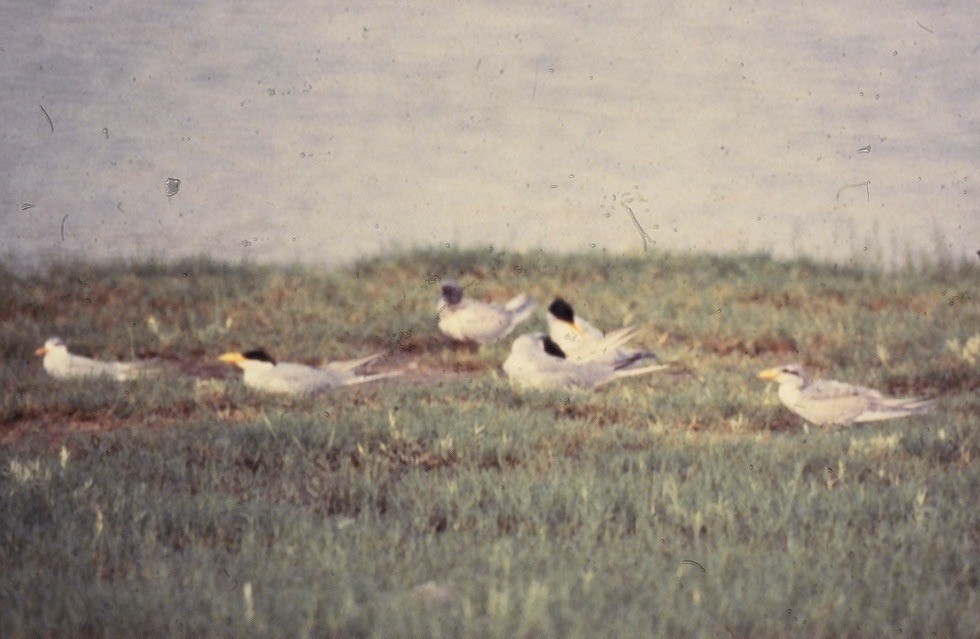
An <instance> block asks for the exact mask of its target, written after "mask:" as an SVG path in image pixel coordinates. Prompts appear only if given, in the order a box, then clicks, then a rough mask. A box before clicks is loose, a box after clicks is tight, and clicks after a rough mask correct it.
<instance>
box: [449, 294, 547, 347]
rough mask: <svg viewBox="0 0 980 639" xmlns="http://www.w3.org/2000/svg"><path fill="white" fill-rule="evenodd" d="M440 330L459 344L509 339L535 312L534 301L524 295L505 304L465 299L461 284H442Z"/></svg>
mask: <svg viewBox="0 0 980 639" xmlns="http://www.w3.org/2000/svg"><path fill="white" fill-rule="evenodd" d="M441 293H442V295H441V297H440V299H439V306H438V313H439V330H440V331H442V332H443V333H444V334H445V335H447V336H449V337H451V338H452V339H454V340H456V341H457V342H476V343H477V344H479V345H481V346H482V345H484V344H491V343H493V342H496V341H497V340H500V339H502V338H503V337H505V336H507V335H508V334H509V333H510V332H511V331H512V330H514V327H516V326H517V325H518V324H520V323H521V322H523V321H524V320H526V319H527V318H528V316H529V315H530V314H531V311H533V310H534V300H533V299H531V298H530V297H528V296H527V295H525V294H523V293H522V294H520V295H518V296H516V297H514V298H513V299H512V300H510V301H509V302H507V303H506V304H504V305H502V306H501V305H500V304H492V303H490V302H480V301H478V300H471V299H463V287H462V286H461V285H460V284H459V282H456V281H452V280H447V281H445V282H443V283H442V291H441Z"/></svg>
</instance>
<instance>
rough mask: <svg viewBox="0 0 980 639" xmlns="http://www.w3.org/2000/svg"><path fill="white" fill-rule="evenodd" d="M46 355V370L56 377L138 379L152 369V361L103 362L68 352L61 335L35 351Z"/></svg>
mask: <svg viewBox="0 0 980 639" xmlns="http://www.w3.org/2000/svg"><path fill="white" fill-rule="evenodd" d="M34 354H35V355H38V356H42V355H43V356H44V359H43V360H42V361H41V363H42V365H43V366H44V370H46V371H47V372H48V374H49V375H51V377H54V378H55V379H72V378H76V379H77V378H82V377H109V378H111V379H114V380H116V381H119V382H125V381H129V380H133V379H136V378H137V377H139V376H140V375H142V374H144V373H146V372H148V371H149V370H151V368H150V366H151V365H152V362H102V361H99V360H97V359H92V358H90V357H83V356H82V355H74V354H72V353H69V352H68V347H67V346H65V343H64V342H63V341H62V340H61V338H59V337H49V338H48V340H47V341H46V342H44V346H42V347H41V348H39V349H37V350H36V351H34Z"/></svg>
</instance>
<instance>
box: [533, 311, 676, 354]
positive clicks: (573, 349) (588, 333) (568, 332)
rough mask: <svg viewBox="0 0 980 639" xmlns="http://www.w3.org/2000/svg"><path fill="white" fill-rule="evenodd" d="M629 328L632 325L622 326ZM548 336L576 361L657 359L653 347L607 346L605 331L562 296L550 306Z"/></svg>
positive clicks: (624, 329)
mask: <svg viewBox="0 0 980 639" xmlns="http://www.w3.org/2000/svg"><path fill="white" fill-rule="evenodd" d="M626 330H632V329H630V328H629V327H626V328H622V329H619V331H626ZM617 332H618V331H617ZM613 334H615V333H613ZM613 334H611V335H613ZM548 336H549V337H551V339H552V340H553V341H554V342H555V343H556V344H558V346H559V347H561V349H562V350H563V351H564V352H565V353H566V354H567V357H568V359H569V360H571V361H573V362H587V361H599V362H603V363H606V364H612V365H614V366H616V367H617V368H623V367H626V366H632V365H635V364H637V363H638V362H642V361H643V360H652V361H658V360H657V355H656V353H654V352H652V351H647V350H642V349H622V348H613V349H609V348H607V347H604V346H603V345H604V344H605V341H604V340H605V339H606V335H605V334H604V333H603V332H602V331H601V330H599V329H598V328H596V327H595V326H593V325H592V324H590V323H589V322H587V321H586V320H585V319H584V318H582V317H581V316H579V315H577V314H576V313H575V310H574V309H573V308H572V305H571V304H569V303H568V302H566V301H565V300H564V299H562V298H560V297H556V298H555V300H554V301H553V302H552V303H551V305H550V306H549V307H548ZM624 341H625V340H624ZM604 348H605V350H603V349H604Z"/></svg>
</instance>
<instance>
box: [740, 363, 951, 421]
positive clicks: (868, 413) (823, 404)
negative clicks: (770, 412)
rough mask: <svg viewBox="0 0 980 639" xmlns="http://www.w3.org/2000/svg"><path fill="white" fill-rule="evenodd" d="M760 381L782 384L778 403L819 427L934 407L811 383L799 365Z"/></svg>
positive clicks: (783, 368)
mask: <svg viewBox="0 0 980 639" xmlns="http://www.w3.org/2000/svg"><path fill="white" fill-rule="evenodd" d="M759 379H764V380H772V381H775V382H776V383H777V384H779V400H780V401H781V402H782V403H783V404H784V405H785V406H786V408H788V409H790V410H791V411H793V412H794V413H796V414H797V415H799V416H801V417H803V419H805V420H807V421H809V422H812V423H814V424H816V425H817V426H829V425H837V426H849V425H850V424H854V423H859V422H875V421H880V420H883V419H893V418H896V417H906V416H908V415H921V414H922V413H926V412H928V411H930V410H931V409H932V407H933V405H934V403H935V402H934V400H931V399H922V398H918V397H885V396H884V395H882V394H881V393H879V392H878V391H876V390H874V389H873V388H865V387H864V386H854V385H852V384H847V383H845V382H837V381H834V380H830V379H809V378H808V377H807V376H806V373H804V371H803V367H802V366H799V365H798V364H786V365H784V366H779V367H777V368H769V369H766V370H764V371H762V372H761V373H759Z"/></svg>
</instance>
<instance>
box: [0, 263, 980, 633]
mask: <svg viewBox="0 0 980 639" xmlns="http://www.w3.org/2000/svg"><path fill="white" fill-rule="evenodd" d="M947 261H948V260H947ZM947 261H943V262H942V263H939V262H937V263H936V264H919V265H912V264H911V263H910V264H909V265H908V266H907V267H906V268H904V269H901V270H898V271H894V272H884V271H882V270H880V269H876V268H875V267H871V266H863V265H847V266H840V265H835V264H826V263H821V262H816V261H813V260H809V259H797V260H791V261H781V262H780V261H774V260H772V259H770V258H769V257H768V256H766V255H761V254H758V255H750V256H740V257H719V256H711V255H697V254H690V255H671V254H667V253H655V252H651V253H649V254H644V255H641V256H628V257H615V256H608V255H602V254H590V255H574V256H564V255H563V256H560V255H553V254H549V253H544V252H531V253H528V254H510V253H500V252H499V251H493V252H491V251H489V250H487V251H460V252H457V251H416V252H410V253H404V254H400V255H395V256H390V257H384V258H373V259H368V260H361V261H359V262H356V263H354V264H352V265H350V266H348V267H344V268H339V269H332V270H321V269H316V268H312V267H298V266H289V267H273V266H257V265H254V264H241V265H229V264H222V263H216V262H213V261H211V260H208V259H206V258H200V259H196V260H185V261H182V262H177V263H159V262H148V263H138V264H128V263H113V264H99V265H96V264H87V263H80V262H76V263H70V264H62V265H57V266H55V267H52V268H51V269H50V270H48V271H46V272H43V273H34V274H29V275H23V276H21V275H15V274H13V273H12V272H11V271H9V270H5V269H0V284H2V288H3V290H4V291H5V300H4V304H3V305H0V351H2V353H3V356H4V358H3V364H2V366H0V387H2V388H3V392H2V395H0V441H2V442H3V443H2V446H0V494H2V495H3V498H2V499H0V565H2V566H3V571H2V572H0V599H2V601H3V602H4V605H3V606H2V607H0V636H12V637H16V636H48V635H52V636H79V637H89V636H93V637H94V636H173V635H179V636H188V635H190V636H199V635H200V636H203V635H207V636H216V637H278V636H304V637H320V636H345V637H346V636H383V637H437V636H454V637H467V636H474V637H476V636H479V637H515V636H519V637H532V636H533V637H550V636H556V637H557V636H560V637H603V636H607V637H614V636H615V637H648V636H664V637H702V636H724V637H728V636H731V637H737V638H742V637H745V638H748V637H752V638H756V637H773V638H775V637H779V638H784V637H827V638H831V637H835V638H836V637H845V636H846V637H865V636H867V637H878V636H908V637H914V636H922V637H927V636H943V637H970V636H975V634H976V628H977V627H980V613H978V609H977V606H976V605H975V604H976V601H977V600H978V596H980V574H978V570H980V568H978V566H980V550H978V549H980V537H978V532H977V531H978V530H980V511H978V509H977V508H976V507H975V505H976V504H977V503H978V501H980V472H978V470H980V428H978V426H980V418H978V415H980V399H978V398H980V393H978V392H977V390H978V389H980V365H978V363H977V361H976V358H972V354H973V352H974V350H973V349H972V347H969V346H968V345H969V344H971V343H972V342H970V340H971V339H972V340H975V339H976V337H975V336H976V335H977V331H978V327H980V305H978V304H977V300H978V296H980V285H978V282H980V269H978V268H977V267H976V265H973V264H966V263H963V264H950V263H947ZM445 277H454V278H457V279H460V280H461V281H462V282H463V283H464V285H465V286H466V287H467V292H468V294H471V295H473V296H476V297H480V298H487V299H496V300H501V301H502V300H506V299H508V298H509V297H510V296H512V295H513V294H515V293H517V292H518V291H526V292H528V293H530V294H531V295H533V296H534V297H535V298H536V299H537V300H538V302H539V303H540V304H541V305H542V306H546V305H547V303H548V302H549V301H550V299H551V298H552V297H553V296H555V295H557V294H561V295H562V296H564V297H566V298H567V299H569V300H570V301H571V302H572V303H573V304H574V305H575V306H576V308H577V309H578V310H579V311H580V312H581V313H582V314H583V315H584V316H586V317H587V318H588V319H589V320H591V321H593V322H594V323H596V324H598V325H600V326H601V327H602V328H605V329H611V328H616V327H618V326H620V325H622V324H635V325H637V326H639V327H640V332H639V336H638V342H639V343H641V344H644V345H646V346H649V347H652V348H654V349H655V350H657V351H658V352H659V353H660V355H661V357H662V358H663V359H665V360H667V361H671V362H673V366H672V368H671V369H670V371H669V372H666V373H664V374H661V375H655V376H651V377H648V378H642V379H629V380H624V381H623V382H622V383H617V384H612V385H609V386H608V387H605V388H603V389H602V390H600V391H599V392H596V393H581V392H577V393H564V392H556V391H549V392H544V391H523V392H515V391H514V390H512V389H511V388H510V386H509V385H508V383H507V381H506V379H505V378H504V377H503V375H502V373H501V372H500V370H499V367H500V363H501V362H502V361H503V359H504V357H506V354H507V352H508V349H509V340H507V342H508V343H503V344H498V345H493V346H491V347H489V348H485V349H482V350H481V351H475V350H474V349H468V348H460V347H452V346H450V345H449V344H448V342H447V341H446V340H445V339H444V338H442V337H441V336H440V335H439V334H438V332H437V330H436V328H435V307H436V297H437V292H438V284H439V281H440V280H441V279H443V278H445ZM8 291H9V293H6V292H8ZM151 318H152V321H151ZM544 326H545V324H544V320H543V312H539V313H538V314H537V315H536V316H535V318H533V319H532V320H529V321H528V322H527V323H526V324H524V325H522V326H521V327H519V328H518V329H517V333H521V332H524V331H530V330H543V329H544ZM52 334H58V335H60V336H61V337H63V338H64V339H65V340H66V341H67V343H68V344H69V347H70V348H72V350H74V351H78V352H82V353H85V354H89V355H93V356H97V357H100V358H107V359H108V358H129V357H134V356H142V357H151V356H152V357H159V358H161V359H162V361H163V363H164V372H163V374H162V375H160V376H159V377H154V378H147V379H140V380H138V381H135V382H133V383H129V384H115V383H112V382H109V381H105V380H95V381H87V382H85V381H73V382H57V381H55V380H51V379H49V378H48V377H46V376H45V374H44V373H43V371H42V370H41V367H40V363H39V362H38V361H37V360H36V358H34V357H33V355H32V352H33V351H34V349H36V348H37V347H38V346H39V345H40V344H41V343H42V342H43V340H44V339H45V338H46V337H48V336H49V335H52ZM253 345H254V346H259V345H261V346H265V347H266V348H268V349H269V350H270V351H272V352H273V354H274V355H276V356H277V357H278V358H279V359H282V360H297V361H306V362H316V361H319V360H321V359H339V358H346V357H356V356H359V355H365V354H367V353H370V352H376V351H383V352H385V353H387V355H388V357H387V362H386V363H383V364H382V365H383V366H384V365H387V366H399V367H406V369H407V373H406V375H405V376H404V377H403V378H399V379H398V380H395V381H387V382H385V383H383V384H372V385H366V386H362V387H356V388H349V389H341V390H338V391H336V392H333V393H329V394H325V395H321V396H316V397H306V398H299V399H289V398H278V397H268V396H264V395H258V394H255V393H252V392H250V391H248V390H247V389H245V388H244V387H243V386H242V384H241V382H240V380H239V374H238V373H237V372H235V371H233V370H230V369H228V368H226V367H224V366H223V365H221V364H220V363H219V362H216V361H215V358H216V356H217V355H218V354H220V353H221V352H223V351H225V350H228V349H231V348H238V347H248V346H253ZM787 361H800V362H802V363H804V364H806V365H807V366H808V367H809V368H811V369H812V371H813V372H814V373H816V374H819V375H826V376H830V377H834V378H838V379H844V380H848V381H853V382H856V383H862V384H867V385H872V386H875V387H876V388H879V389H881V390H882V391H884V392H888V393H892V394H922V395H927V396H933V397H937V398H938V399H939V401H938V407H937V410H936V411H935V412H934V413H932V414H929V415H925V416H921V417H914V418H908V419H903V420H897V421H893V422H884V423H879V424H871V425H866V426H861V427H856V428H852V429H828V430H822V429H816V428H811V427H806V426H805V425H803V424H801V422H800V420H799V419H797V418H796V417H795V416H793V415H792V414H791V413H789V412H788V411H786V410H785V409H784V408H782V407H781V406H780V405H779V403H778V400H777V399H776V397H775V392H774V389H773V388H771V387H768V386H767V385H766V384H764V383H762V382H759V381H758V380H756V379H755V376H754V375H755V372H756V371H758V370H759V369H761V368H764V367H768V366H771V365H775V364H780V363H784V362H787Z"/></svg>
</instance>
